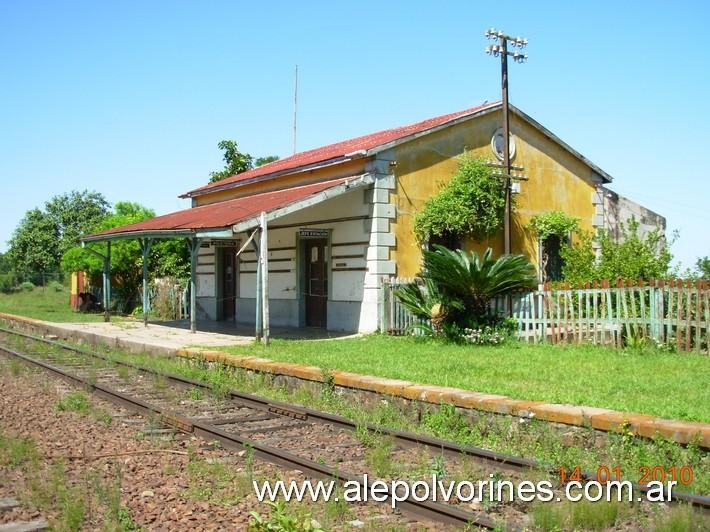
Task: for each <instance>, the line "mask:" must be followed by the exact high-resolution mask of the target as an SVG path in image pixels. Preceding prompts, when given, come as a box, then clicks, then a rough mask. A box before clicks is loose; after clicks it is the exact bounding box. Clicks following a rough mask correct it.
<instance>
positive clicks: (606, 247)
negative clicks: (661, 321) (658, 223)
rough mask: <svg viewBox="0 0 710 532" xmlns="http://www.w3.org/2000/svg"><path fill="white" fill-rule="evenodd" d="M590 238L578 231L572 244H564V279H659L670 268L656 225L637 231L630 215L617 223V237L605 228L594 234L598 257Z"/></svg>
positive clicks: (667, 254)
mask: <svg viewBox="0 0 710 532" xmlns="http://www.w3.org/2000/svg"><path fill="white" fill-rule="evenodd" d="M593 242H594V238H593V237H592V235H590V234H588V233H582V234H581V235H579V237H578V238H577V241H576V242H575V243H573V244H568V245H564V246H563V247H562V251H561V255H562V258H563V260H564V262H565V264H564V266H563V268H562V274H563V277H564V280H565V281H567V282H571V283H574V284H576V283H586V282H589V281H601V280H605V279H606V280H614V279H617V278H622V279H633V280H637V279H644V280H649V279H662V278H664V277H667V276H668V274H669V270H670V264H671V260H672V258H673V255H671V252H670V249H669V244H668V242H667V241H666V239H665V236H664V234H663V232H662V231H661V230H660V229H654V230H652V231H650V232H648V233H647V234H646V235H645V236H644V237H641V236H640V235H639V223H638V221H637V220H636V219H635V218H631V219H630V220H629V222H628V223H627V224H621V234H620V235H619V238H618V239H617V238H614V237H613V236H612V235H611V234H610V233H609V232H607V231H600V233H599V235H598V236H597V244H598V246H599V258H598V259H597V258H596V253H595V252H594V248H593Z"/></svg>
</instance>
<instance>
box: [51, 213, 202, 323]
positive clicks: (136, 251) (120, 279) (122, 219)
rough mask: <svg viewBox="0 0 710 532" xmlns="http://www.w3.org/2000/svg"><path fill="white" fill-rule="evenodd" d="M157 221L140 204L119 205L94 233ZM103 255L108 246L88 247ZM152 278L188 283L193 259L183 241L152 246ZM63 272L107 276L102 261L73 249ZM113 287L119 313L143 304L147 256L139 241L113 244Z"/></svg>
mask: <svg viewBox="0 0 710 532" xmlns="http://www.w3.org/2000/svg"><path fill="white" fill-rule="evenodd" d="M153 217H155V212H154V211H153V210H151V209H148V208H146V207H143V206H142V205H139V204H138V203H132V202H117V203H116V205H115V206H114V212H113V213H112V214H110V215H109V216H107V217H106V218H104V219H103V220H101V221H100V222H98V223H97V224H96V226H95V227H94V229H93V230H92V232H101V231H105V230H107V229H113V228H114V227H120V226H123V225H128V224H132V223H137V222H142V221H143V220H148V219H150V218H153ZM88 245H89V246H91V247H92V248H93V249H95V250H96V251H97V252H99V253H101V254H103V253H104V252H105V246H104V245H99V244H88ZM149 261H150V268H149V272H150V277H151V279H154V278H156V277H167V276H170V277H176V278H178V279H186V278H187V277H188V276H189V271H190V256H189V251H188V249H187V246H186V244H185V242H184V241H183V240H180V239H178V240H161V241H156V242H155V243H154V245H153V246H152V250H151V255H150V259H149ZM62 269H63V270H65V271H68V272H72V271H85V272H88V273H89V274H90V275H92V276H94V277H98V276H100V275H101V273H102V272H103V263H102V261H101V259H100V258H99V257H97V256H96V255H95V254H93V253H91V252H90V251H89V250H87V249H85V248H82V247H79V246H77V247H74V248H72V249H69V250H68V251H67V252H66V253H65V254H64V256H63V257H62ZM111 284H112V293H113V294H114V295H115V296H116V297H115V299H116V303H117V305H118V307H119V311H121V312H125V313H129V312H131V311H132V310H133V308H134V307H135V306H136V304H137V303H138V301H140V297H139V296H140V289H141V286H142V284H143V254H142V253H141V249H140V244H139V243H138V242H137V241H135V240H119V241H116V242H113V243H112V244H111Z"/></svg>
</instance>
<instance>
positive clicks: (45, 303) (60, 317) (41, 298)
mask: <svg viewBox="0 0 710 532" xmlns="http://www.w3.org/2000/svg"><path fill="white" fill-rule="evenodd" d="M0 312H4V313H7V314H15V315H19V316H26V317H28V318H34V319H37V320H45V321H55V322H86V321H103V319H104V318H103V314H99V313H86V312H76V311H74V310H73V309H72V308H71V307H70V306H69V291H68V290H64V291H62V292H56V291H55V290H51V289H49V288H41V287H39V288H35V289H34V290H32V291H31V292H25V291H18V292H14V293H12V294H2V293H0Z"/></svg>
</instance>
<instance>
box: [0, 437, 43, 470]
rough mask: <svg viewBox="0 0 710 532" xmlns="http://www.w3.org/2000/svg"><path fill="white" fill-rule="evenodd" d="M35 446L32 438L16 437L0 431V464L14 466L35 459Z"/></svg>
mask: <svg viewBox="0 0 710 532" xmlns="http://www.w3.org/2000/svg"><path fill="white" fill-rule="evenodd" d="M37 456H38V454H37V447H36V446H35V442H34V440H33V439H32V438H18V437H14V436H10V435H6V434H3V433H2V432H0V466H5V465H6V466H9V467H11V468H16V467H19V466H21V465H22V464H24V463H25V462H27V461H31V460H36V459H37Z"/></svg>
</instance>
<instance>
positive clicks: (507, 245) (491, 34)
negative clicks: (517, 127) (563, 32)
mask: <svg viewBox="0 0 710 532" xmlns="http://www.w3.org/2000/svg"><path fill="white" fill-rule="evenodd" d="M486 37H487V38H488V39H498V44H492V45H490V46H488V47H486V53H487V54H488V55H492V56H494V57H498V56H500V66H501V93H502V98H501V99H502V106H503V109H502V112H503V175H504V179H505V216H504V220H503V253H505V254H506V255H510V253H511V238H510V228H511V183H510V180H511V175H510V171H511V165H510V116H509V110H510V106H509V103H508V56H511V57H512V58H513V61H515V62H516V63H524V62H525V61H527V59H528V54H524V53H522V52H509V51H508V42H510V44H511V45H512V46H513V47H518V48H520V49H522V48H525V46H527V44H528V40H527V39H524V38H522V37H511V36H509V35H506V34H505V33H503V32H502V31H499V30H497V29H495V28H490V29H489V30H486Z"/></svg>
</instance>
